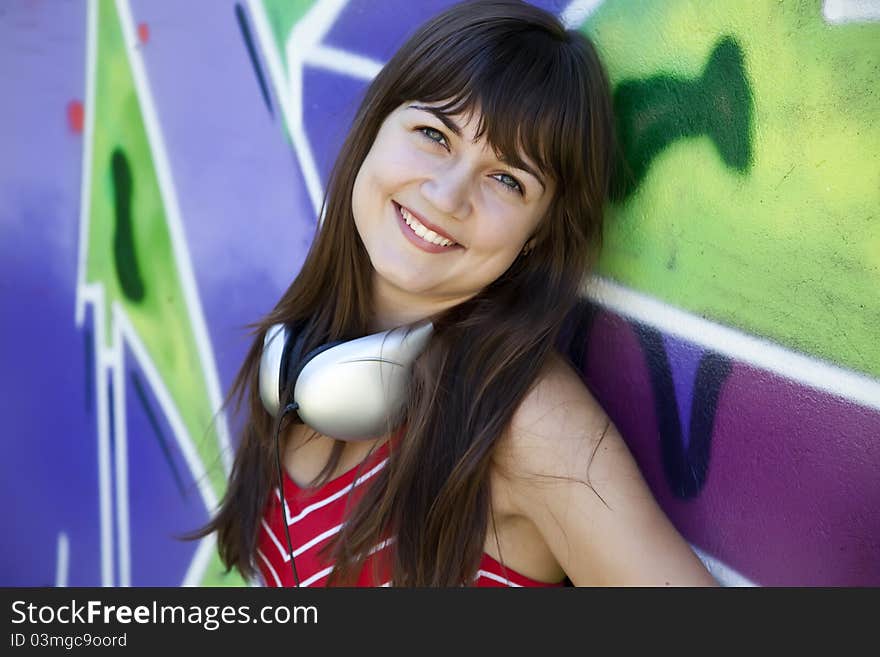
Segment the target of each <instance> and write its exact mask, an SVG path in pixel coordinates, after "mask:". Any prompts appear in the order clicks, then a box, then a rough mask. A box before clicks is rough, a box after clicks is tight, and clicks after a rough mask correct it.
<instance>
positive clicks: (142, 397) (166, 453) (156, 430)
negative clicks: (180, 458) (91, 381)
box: [131, 372, 187, 499]
mask: <svg viewBox="0 0 880 657" xmlns="http://www.w3.org/2000/svg"><path fill="white" fill-rule="evenodd" d="M131 381H132V383H133V384H134V389H135V392H136V393H137V397H138V401H140V403H141V407H142V408H143V409H144V412H145V413H146V414H147V420H149V422H150V427H151V428H152V429H153V434H154V435H155V436H156V438H157V440H158V441H159V447H160V449H161V450H162V456H163V457H164V458H165V462H166V463H167V464H168V467H169V468H170V469H171V475H172V476H173V477H174V483H175V484H177V490H178V491H179V492H180V496H181V497H182V498H183V499H186V498H187V494H186V486H184V484H183V478H182V477H181V476H180V471H179V470H178V469H177V464H175V462H174V458H173V457H172V455H171V449H170V448H169V447H168V441H167V440H165V435H164V434H163V433H162V428H161V427H160V426H159V421H158V420H157V419H156V414H155V413H154V412H153V408H152V406H151V405H150V402H149V400H148V399H147V395H146V392H145V391H144V388H143V385H142V384H141V380H140V377H138V375H137V374H136V373H135V372H132V373H131Z"/></svg>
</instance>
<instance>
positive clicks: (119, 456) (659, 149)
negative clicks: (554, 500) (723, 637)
mask: <svg viewBox="0 0 880 657" xmlns="http://www.w3.org/2000/svg"><path fill="white" fill-rule="evenodd" d="M448 4H450V3H449V2H448V1H447V0H429V1H424V2H419V3H412V2H403V1H402V0H388V1H383V2H367V1H366V0H349V1H346V0H250V1H247V2H246V1H244V0H242V1H241V2H233V1H231V0H223V1H219V0H199V1H195V0H193V1H189V2H186V3H178V2H170V1H168V2H165V1H161V2H160V1H156V0H90V1H87V0H68V1H53V2H49V1H48V0H42V1H41V0H15V1H12V2H5V3H3V5H2V7H0V82H2V85H3V87H4V90H5V91H6V93H5V101H4V102H3V103H0V143H2V144H3V150H2V155H0V235H2V238H0V267H2V275H0V313H2V317H3V319H4V321H3V323H2V331H3V334H2V338H3V339H2V340H0V356H2V357H0V362H2V363H3V365H4V367H3V376H2V379H0V386H2V388H0V393H2V394H0V415H2V417H3V418H4V419H5V422H6V427H5V430H4V432H3V433H4V437H5V440H4V446H5V449H4V453H5V458H4V459H3V461H2V464H0V473H2V477H0V481H2V486H3V500H4V502H5V504H4V511H3V514H4V515H3V521H4V525H5V527H6V535H7V537H8V538H7V539H6V540H5V541H4V542H3V546H2V547H0V557H2V564H3V565H2V566H0V583H2V584H4V585H29V586H51V585H59V586H64V585H72V586H74V585H80V586H83V585H85V586H88V585H107V586H113V585H123V586H124V585H180V584H210V585H214V584H224V585H233V584H235V585H238V584H242V582H241V580H240V578H238V577H236V576H235V575H226V574H223V573H222V569H221V567H220V564H219V560H218V559H217V557H216V549H215V545H214V543H213V541H212V539H211V538H206V539H203V540H200V541H182V540H179V538H178V537H179V536H180V535H181V534H182V533H185V532H187V531H190V530H192V529H194V528H195V527H197V526H199V525H200V524H202V523H203V522H205V521H206V520H207V518H208V517H209V514H210V513H211V511H212V510H213V509H214V508H215V507H216V505H217V501H218V499H219V498H220V497H221V496H222V494H223V489H224V480H225V477H226V474H227V472H228V470H229V467H230V461H231V449H232V447H233V446H234V444H235V441H236V437H235V436H236V427H235V426H234V425H233V424H232V423H231V422H230V418H228V417H227V416H226V415H225V414H224V413H223V412H220V411H219V409H220V406H221V400H222V398H223V395H224V394H225V392H226V391H227V390H228V388H229V386H230V384H231V381H232V378H233V377H234V375H235V372H236V369H237V367H238V364H239V363H240V362H241V360H242V358H243V356H244V351H245V348H246V345H247V342H248V340H247V334H246V328H245V325H246V324H248V323H249V322H251V321H253V320H255V319H256V318H258V317H259V316H261V315H262V314H263V313H265V312H266V311H267V310H269V309H270V308H271V307H272V305H273V304H274V302H275V300H276V299H277V298H278V296H279V295H280V294H281V292H282V291H283V290H284V289H285V288H286V287H287V285H288V284H289V282H290V280H291V279H292V278H293V276H295V274H296V272H297V270H298V267H299V265H300V263H301V262H302V260H303V258H304V256H305V253H306V250H307V249H308V246H309V244H310V243H311V240H312V237H313V235H314V231H315V229H316V225H317V216H318V208H319V206H320V202H321V198H322V195H323V190H324V186H325V184H326V181H327V176H328V172H329V169H330V167H331V165H332V161H333V158H334V155H335V153H336V151H337V150H338V148H339V145H340V143H341V141H342V139H343V137H344V134H345V130H346V127H347V125H348V124H349V121H350V119H351V117H352V116H353V113H354V111H355V108H356V106H357V103H358V101H359V98H360V94H361V93H362V92H363V90H364V88H365V86H366V84H367V83H368V82H369V80H370V79H372V77H373V76H374V75H375V74H376V72H377V71H378V70H379V69H380V68H381V66H382V64H383V62H384V61H386V60H387V59H388V58H389V57H390V55H391V53H393V51H394V50H395V48H396V47H397V46H398V45H400V43H402V41H403V40H404V39H405V38H406V36H407V34H408V33H410V32H411V30H412V29H413V28H414V27H415V26H416V25H417V24H419V23H420V22H422V21H423V20H424V19H426V18H427V17H428V16H430V15H432V14H434V13H436V12H437V11H438V10H440V9H442V8H443V7H445V6H447V5H448ZM539 4H541V6H544V7H545V8H547V9H550V10H551V11H554V12H555V13H557V14H558V15H560V17H561V18H562V19H563V20H564V21H565V22H566V23H567V24H568V25H569V26H570V27H572V28H574V29H581V30H583V31H584V32H585V33H587V34H588V35H589V36H590V37H591V38H592V39H593V40H594V41H595V43H596V44H597V46H598V47H599V49H600V51H601V53H602V55H603V57H604V59H605V61H606V63H607V66H608V70H609V74H610V77H611V80H612V84H613V93H614V100H615V108H616V112H617V118H618V129H619V134H620V138H621V144H622V146H623V158H622V164H623V166H622V167H621V178H620V180H621V184H620V185H619V186H618V189H617V190H616V192H615V197H614V199H613V201H612V202H611V203H610V204H609V208H608V228H607V235H606V249H605V251H604V254H603V257H602V260H601V262H600V265H599V268H598V271H597V273H596V275H595V276H593V277H591V278H590V279H589V280H588V281H585V285H584V304H583V308H582V309H581V311H580V313H579V315H578V322H577V325H576V327H575V332H574V339H573V340H572V345H571V350H570V354H569V355H570V356H571V358H572V359H573V361H574V362H575V364H576V365H577V366H578V367H579V368H580V370H581V372H582V373H583V376H584V379H585V381H587V382H588V384H589V385H590V386H591V388H592V389H593V390H594V392H595V394H596V395H597V397H598V398H599V399H600V401H601V402H602V403H603V405H604V406H605V408H606V409H607V410H608V412H609V414H610V415H611V416H612V419H613V420H614V421H615V422H616V423H617V425H618V426H619V428H620V429H621V432H622V433H623V435H624V437H625V438H626V440H627V441H628V443H629V444H630V446H631V448H632V450H633V452H634V454H635V456H636V458H637V460H638V462H639V464H640V466H641V468H642V470H643V472H644V474H645V476H646V478H647V479H648V482H649V484H650V485H651V487H652V490H653V491H654V493H655V495H656V496H657V498H658V499H659V500H660V502H661V504H662V506H663V508H664V509H665V510H666V511H667V513H668V514H669V515H670V517H671V518H672V519H673V521H674V522H675V524H676V525H677V526H678V527H679V529H680V530H681V531H682V532H683V534H684V535H685V536H686V538H687V539H688V541H689V542H690V543H691V545H692V546H693V547H694V549H695V550H696V551H697V552H698V554H699V555H700V556H701V558H702V559H703V560H704V561H705V563H706V564H707V565H708V566H709V567H710V569H711V570H712V571H713V573H715V575H716V577H718V579H719V580H720V581H722V582H723V583H725V584H730V585H748V584H759V585H874V586H876V585H880V331H878V328H877V327H878V326H880V214H878V208H880V148H878V146H877V145H878V144H880V83H878V78H877V69H878V67H880V4H878V3H875V2H856V1H854V0H853V1H850V2H847V1H844V0H828V1H826V2H819V1H818V0H817V1H814V2H784V3H780V2H773V1H771V0H760V1H757V2H750V3H740V2H735V1H733V0H723V1H720V2H714V3H701V2H694V1H688V0H665V1H664V0H640V1H639V2H636V1H635V0H605V1H604V2H603V1H602V0H586V1H583V0H581V1H579V0H575V1H574V2H565V1H563V0H560V1H558V2H554V1H552V0H548V1H547V2H543V3H539ZM379 35H381V38H380V37H379Z"/></svg>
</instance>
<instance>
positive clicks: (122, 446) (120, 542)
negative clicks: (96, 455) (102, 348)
mask: <svg viewBox="0 0 880 657" xmlns="http://www.w3.org/2000/svg"><path fill="white" fill-rule="evenodd" d="M124 315H125V311H124V310H122V308H121V306H120V305H119V304H118V303H117V302H115V301H114V302H112V303H111V304H110V320H111V331H112V332H113V338H112V339H113V341H112V343H111V345H110V353H112V355H113V357H112V359H113V365H112V369H111V373H110V376H111V377H112V380H113V399H112V400H111V403H112V404H113V446H114V448H115V449H114V454H115V456H116V464H115V466H116V480H115V481H116V540H117V543H116V553H117V557H118V559H119V581H118V584H119V586H131V524H130V522H129V511H130V508H131V507H130V506H129V499H128V422H127V420H126V412H125V350H124V348H123V344H124V340H125V336H124V335H123V332H122V320H123V318H124Z"/></svg>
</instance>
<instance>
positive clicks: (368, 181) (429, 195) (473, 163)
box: [352, 102, 554, 325]
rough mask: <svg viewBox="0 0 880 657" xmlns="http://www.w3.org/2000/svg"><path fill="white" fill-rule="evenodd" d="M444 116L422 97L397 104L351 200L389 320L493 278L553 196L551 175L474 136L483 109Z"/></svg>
mask: <svg viewBox="0 0 880 657" xmlns="http://www.w3.org/2000/svg"><path fill="white" fill-rule="evenodd" d="M450 119H451V120H450V121H449V123H448V124H445V123H444V121H443V120H441V118H440V116H439V115H437V114H435V113H433V112H432V111H431V108H430V107H428V106H426V105H423V104H421V103H417V102H412V103H406V104H404V105H402V106H400V107H399V108H397V109H396V110H395V111H394V112H392V113H391V114H390V115H389V116H388V117H387V118H386V119H385V121H384V122H383V123H382V126H381V127H380V129H379V132H378V134H377V135H376V139H375V141H374V142H373V145H372V147H371V149H370V152H369V153H368V154H367V157H366V159H365V160H364V163H363V165H362V166H361V168H360V171H359V172H358V175H357V179H356V180H355V184H354V190H353V192H352V209H353V212H354V220H355V224H356V226H357V230H358V233H359V234H360V237H361V240H362V241H363V244H364V247H365V248H366V250H367V253H368V254H369V256H370V260H371V261H372V264H373V267H374V269H375V276H374V295H375V297H376V302H377V305H378V312H383V311H384V312H386V313H388V312H391V313H394V312H397V313H398V314H399V315H400V316H399V317H394V318H392V317H389V318H387V319H388V321H386V322H384V323H386V324H388V325H395V323H396V322H395V320H399V322H400V323H402V322H404V321H408V320H410V319H416V318H418V317H423V316H427V315H428V314H431V313H433V312H437V311H439V310H442V309H444V308H448V307H450V306H453V305H456V304H457V303H460V302H462V301H464V300H466V299H468V298H470V297H472V296H474V295H475V294H477V293H478V292H479V291H480V290H481V289H483V288H484V287H485V286H486V285H488V284H489V283H491V282H492V281H494V280H495V279H496V278H498V277H499V276H500V275H501V274H502V273H504V271H505V270H506V269H507V268H508V267H509V266H510V264H511V263H512V262H513V261H514V259H515V258H516V257H517V255H518V254H519V253H520V252H521V251H522V249H523V247H524V246H525V244H526V242H527V241H528V240H529V238H530V237H531V236H532V235H533V234H534V232H535V230H536V229H537V227H538V224H539V223H540V221H541V219H542V218H543V216H544V215H545V213H546V212H547V209H548V207H549V205H550V201H551V199H552V198H553V193H554V189H553V183H552V181H550V180H548V179H547V178H546V177H545V176H543V175H542V174H540V172H539V171H538V168H537V167H536V166H534V165H533V164H532V163H531V162H529V161H528V160H527V159H526V158H524V157H523V158H522V159H523V160H524V161H525V162H526V163H527V164H528V166H529V168H530V169H531V171H524V170H522V169H517V168H514V167H512V166H510V165H509V164H507V163H505V162H503V161H501V160H499V159H498V157H497V156H496V154H495V153H494V151H493V149H492V148H491V147H490V146H489V145H488V144H487V143H486V142H485V140H480V141H477V142H475V141H474V133H475V131H476V126H477V125H479V115H477V114H476V113H474V115H472V116H471V115H467V114H464V115H458V116H453V117H450ZM428 231H431V232H428ZM407 311H409V313H408V312H407ZM408 314H409V315H411V316H410V317H408V316H407V315H408Z"/></svg>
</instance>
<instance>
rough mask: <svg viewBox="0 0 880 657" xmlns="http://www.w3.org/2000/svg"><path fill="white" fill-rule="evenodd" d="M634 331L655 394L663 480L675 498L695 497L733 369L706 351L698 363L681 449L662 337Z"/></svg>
mask: <svg viewBox="0 0 880 657" xmlns="http://www.w3.org/2000/svg"><path fill="white" fill-rule="evenodd" d="M634 329H635V332H636V335H637V336H638V338H639V341H640V343H641V346H642V350H643V352H644V354H645V358H646V360H647V364H648V372H649V376H650V378H651V387H652V388H653V392H654V412H655V413H656V417H657V422H658V425H659V426H658V429H659V432H660V450H661V457H662V461H663V470H664V472H665V474H666V481H667V483H668V484H669V487H670V489H671V490H672V492H673V493H674V494H675V495H676V496H677V497H679V498H682V499H690V498H693V497H696V496H697V495H698V494H699V493H700V490H702V488H703V485H704V484H705V483H706V477H707V475H708V471H709V461H710V457H711V445H712V433H713V431H714V426H715V414H716V411H717V408H718V398H719V396H720V394H721V388H722V386H723V384H724V382H725V381H726V380H727V377H728V376H729V375H730V372H731V369H732V366H731V363H730V360H728V359H727V358H725V357H724V356H721V355H719V354H716V353H714V352H707V353H705V354H703V356H702V357H701V358H700V362H699V365H698V366H697V373H696V377H695V378H694V387H693V399H692V402H691V417H690V418H689V420H690V427H689V429H690V430H689V432H688V436H689V440H688V445H687V448H685V447H684V440H683V436H682V430H681V419H680V418H679V413H678V403H677V400H676V395H675V385H674V382H673V377H672V370H671V368H670V366H669V358H668V355H667V353H666V347H665V345H664V344H663V339H662V336H661V335H660V333H659V332H658V331H656V330H655V329H652V328H650V327H647V326H645V325H635V326H634Z"/></svg>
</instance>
